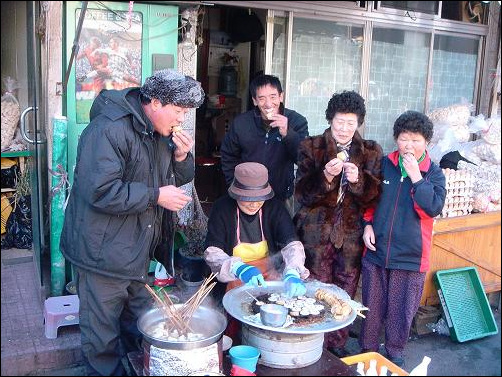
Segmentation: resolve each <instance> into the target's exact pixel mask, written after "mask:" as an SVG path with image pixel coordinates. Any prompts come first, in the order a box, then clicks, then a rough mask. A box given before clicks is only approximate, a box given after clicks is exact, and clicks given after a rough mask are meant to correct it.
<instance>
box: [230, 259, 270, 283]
mask: <svg viewBox="0 0 502 377" xmlns="http://www.w3.org/2000/svg"><path fill="white" fill-rule="evenodd" d="M232 271H233V272H234V274H235V276H237V277H238V278H239V279H240V280H241V281H242V282H243V283H244V284H246V285H252V286H255V287H259V286H262V287H266V286H267V283H265V279H264V278H263V275H262V273H261V271H260V270H259V269H258V268H256V267H255V266H251V265H249V264H245V263H242V262H236V263H234V265H233V266H232Z"/></svg>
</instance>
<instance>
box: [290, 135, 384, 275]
mask: <svg viewBox="0 0 502 377" xmlns="http://www.w3.org/2000/svg"><path fill="white" fill-rule="evenodd" d="M338 152H339V150H338V148H337V146H336V142H335V140H334V139H333V137H332V135H331V129H330V128H328V129H327V130H326V131H324V133H323V134H322V135H319V136H314V137H309V138H307V139H306V140H304V141H303V142H302V143H301V145H300V156H299V158H298V170H297V173H296V174H297V184H296V188H295V198H296V199H297V200H298V202H299V203H300V205H301V208H300V209H299V210H298V212H297V214H296V215H295V217H294V222H295V225H296V230H297V232H298V236H299V237H300V240H301V241H302V242H303V245H304V247H305V252H306V254H307V263H306V266H307V268H310V267H314V268H315V266H316V265H317V264H319V263H322V254H323V252H324V250H325V249H326V246H327V245H328V243H329V242H331V244H333V245H334V246H335V247H336V248H341V247H342V245H343V247H344V249H346V250H344V253H347V255H346V258H345V261H346V263H348V264H349V265H350V266H348V267H353V266H358V265H359V264H360V258H361V255H362V251H363V246H362V239H361V237H362V233H363V228H362V223H361V219H362V215H363V214H364V211H365V209H366V208H368V207H371V206H373V205H375V203H376V200H377V199H378V196H379V187H380V163H381V160H382V156H383V152H382V148H381V147H380V145H378V144H377V143H376V142H375V141H373V140H364V139H362V138H361V136H360V135H359V133H358V132H357V131H356V133H355V134H354V137H353V138H352V144H351V147H350V150H349V156H350V157H349V158H350V160H349V161H350V162H352V163H354V164H355V165H357V167H358V169H359V178H358V182H356V183H349V185H348V188H347V190H346V193H345V197H344V199H343V201H342V202H341V205H339V206H337V205H336V202H337V197H338V189H339V186H340V179H341V176H342V175H341V174H340V175H338V176H336V177H335V178H334V179H333V181H332V182H331V183H328V181H327V180H326V177H325V176H324V172H323V171H324V167H325V165H326V163H327V162H328V161H330V160H331V159H333V158H335V157H336V155H337V153H338ZM347 240H349V242H345V241H347ZM347 244H349V245H350V246H349V245H347ZM348 254H350V255H348Z"/></svg>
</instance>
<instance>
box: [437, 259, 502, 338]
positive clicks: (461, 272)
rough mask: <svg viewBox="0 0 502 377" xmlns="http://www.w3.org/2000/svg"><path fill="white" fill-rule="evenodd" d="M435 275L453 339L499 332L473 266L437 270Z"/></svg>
mask: <svg viewBox="0 0 502 377" xmlns="http://www.w3.org/2000/svg"><path fill="white" fill-rule="evenodd" d="M435 278H436V284H437V286H438V295H439V299H440V300H441V305H442V306H443V311H444V314H445V317H446V322H447V323H448V327H449V328H450V337H451V338H452V339H453V340H455V341H458V342H465V341H467V340H473V339H479V338H482V337H485V336H488V335H494V334H497V333H498V328H497V324H496V323H495V318H494V317H493V312H492V310H491V308H490V304H489V302H488V298H487V297H486V294H485V291H484V288H483V284H482V283H481V279H480V278H479V274H478V271H477V269H476V268H475V267H464V268H454V269H451V270H441V271H437V272H436V275H435Z"/></svg>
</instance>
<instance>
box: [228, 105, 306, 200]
mask: <svg viewBox="0 0 502 377" xmlns="http://www.w3.org/2000/svg"><path fill="white" fill-rule="evenodd" d="M284 116H286V117H287V118H288V133H287V135H286V137H284V138H283V137H282V136H281V135H280V134H279V129H278V128H276V127H275V128H271V129H270V130H269V131H266V130H265V128H264V127H263V125H262V118H261V115H260V112H259V111H258V110H257V108H255V109H253V110H250V111H247V112H245V113H243V114H240V115H238V116H237V117H235V119H234V121H233V122H232V124H231V126H230V129H229V130H228V132H227V134H226V135H225V138H224V140H223V143H222V145H221V164H222V170H223V174H224V175H225V181H226V183H227V185H230V184H231V183H232V180H233V179H234V169H235V167H236V166H237V165H238V164H240V163H242V162H259V163H261V164H263V165H265V166H266V167H267V169H268V174H269V183H270V185H271V186H272V188H273V189H274V192H275V196H276V197H277V198H279V199H281V200H285V199H287V198H289V197H290V196H291V195H293V190H294V164H295V163H296V161H297V158H298V147H299V144H300V141H302V140H303V139H305V138H306V137H307V136H308V124H307V119H305V117H303V116H302V115H300V114H298V113H297V112H295V111H293V110H289V109H284Z"/></svg>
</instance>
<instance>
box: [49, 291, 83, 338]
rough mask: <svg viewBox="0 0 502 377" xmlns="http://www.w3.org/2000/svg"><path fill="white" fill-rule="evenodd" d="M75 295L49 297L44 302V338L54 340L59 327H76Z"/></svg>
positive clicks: (76, 298)
mask: <svg viewBox="0 0 502 377" xmlns="http://www.w3.org/2000/svg"><path fill="white" fill-rule="evenodd" d="M79 306H80V305H79V300H78V296H77V295H70V296H58V297H49V298H48V299H46V300H45V302H44V321H45V337H46V338H49V339H56V338H57V337H58V328H59V327H60V326H68V325H78V311H79Z"/></svg>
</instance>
